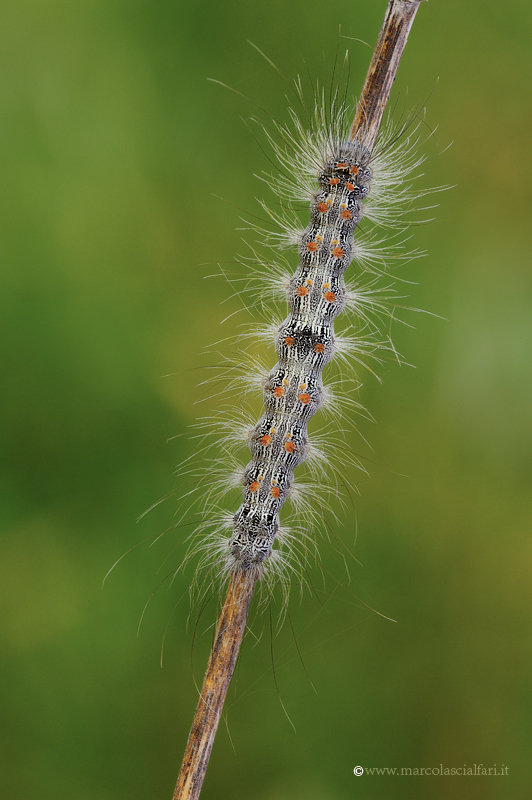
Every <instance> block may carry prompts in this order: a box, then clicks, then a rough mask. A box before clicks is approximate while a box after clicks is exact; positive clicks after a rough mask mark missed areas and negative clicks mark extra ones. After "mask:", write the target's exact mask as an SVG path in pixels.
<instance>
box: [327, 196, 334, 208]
mask: <svg viewBox="0 0 532 800" xmlns="http://www.w3.org/2000/svg"><path fill="white" fill-rule="evenodd" d="M332 204H333V200H332V197H328V198H327V205H328V206H332Z"/></svg>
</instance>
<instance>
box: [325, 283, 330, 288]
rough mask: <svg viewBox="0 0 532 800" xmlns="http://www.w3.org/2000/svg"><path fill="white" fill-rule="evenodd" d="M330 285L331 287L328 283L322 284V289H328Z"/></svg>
mask: <svg viewBox="0 0 532 800" xmlns="http://www.w3.org/2000/svg"><path fill="white" fill-rule="evenodd" d="M330 285H331V284H330V283H324V284H323V288H324V289H328V288H329V286H330Z"/></svg>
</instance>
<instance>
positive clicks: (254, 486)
mask: <svg viewBox="0 0 532 800" xmlns="http://www.w3.org/2000/svg"><path fill="white" fill-rule="evenodd" d="M258 488H259V482H258V481H253V483H250V484H249V491H250V492H253V493H255V492H256V491H257V490H258Z"/></svg>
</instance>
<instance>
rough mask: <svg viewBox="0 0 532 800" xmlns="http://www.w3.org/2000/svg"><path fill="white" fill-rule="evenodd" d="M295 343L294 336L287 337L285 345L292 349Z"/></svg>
mask: <svg viewBox="0 0 532 800" xmlns="http://www.w3.org/2000/svg"><path fill="white" fill-rule="evenodd" d="M294 342H295V339H294V337H293V336H287V337H286V338H285V340H284V343H285V345H286V346H287V347H292V345H293V344H294Z"/></svg>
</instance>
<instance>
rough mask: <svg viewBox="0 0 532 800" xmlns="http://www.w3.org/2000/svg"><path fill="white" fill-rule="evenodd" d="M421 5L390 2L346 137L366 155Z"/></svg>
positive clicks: (412, 1) (414, 0) (400, 0)
mask: <svg viewBox="0 0 532 800" xmlns="http://www.w3.org/2000/svg"><path fill="white" fill-rule="evenodd" d="M421 2H423V0H389V3H388V8H387V9H386V16H385V17H384V22H383V25H382V28H381V32H380V34H379V38H378V41H377V45H376V47H375V51H374V53H373V58H372V59H371V64H370V65H369V70H368V74H367V75H366V81H365V83H364V88H363V89H362V94H361V95H360V99H359V101H358V106H357V110H356V114H355V120H354V122H353V127H352V128H351V133H350V136H349V138H350V139H351V141H354V140H356V141H357V142H360V144H361V145H363V147H364V148H365V149H366V150H368V152H369V153H371V152H372V150H373V147H374V145H375V140H376V138H377V134H378V132H379V128H380V125H381V122H382V116H383V114H384V109H385V108H386V103H387V102H388V98H389V97H390V92H391V90H392V86H393V82H394V80H395V74H396V72H397V68H398V66H399V61H400V60H401V55H402V53H403V50H404V49H405V45H406V41H407V39H408V34H409V31H410V28H411V27H412V23H413V21H414V17H415V16H416V13H417V10H418V8H419V4H420V3H421Z"/></svg>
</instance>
